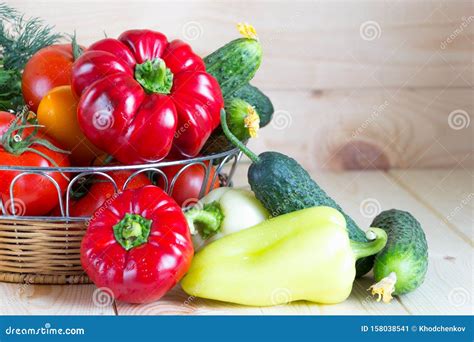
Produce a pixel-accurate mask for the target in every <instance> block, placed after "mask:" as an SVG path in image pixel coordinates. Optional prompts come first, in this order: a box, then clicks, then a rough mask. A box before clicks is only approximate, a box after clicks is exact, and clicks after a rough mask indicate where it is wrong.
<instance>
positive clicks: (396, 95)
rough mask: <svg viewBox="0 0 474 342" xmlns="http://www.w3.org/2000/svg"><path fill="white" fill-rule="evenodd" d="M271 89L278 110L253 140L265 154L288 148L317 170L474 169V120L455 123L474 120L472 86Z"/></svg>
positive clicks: (299, 158) (252, 145)
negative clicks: (459, 166) (317, 89)
mask: <svg viewBox="0 0 474 342" xmlns="http://www.w3.org/2000/svg"><path fill="white" fill-rule="evenodd" d="M268 93H269V95H270V96H271V98H272V99H273V102H274V105H275V110H276V112H275V115H274V119H273V121H272V122H271V123H270V125H268V126H267V127H265V128H264V129H262V130H261V131H260V135H259V138H257V139H253V140H252V141H251V142H250V147H252V148H253V149H255V150H256V151H257V152H262V151H265V150H276V151H280V152H283V153H286V154H288V155H290V156H292V157H294V158H295V159H297V160H298V161H299V162H301V163H302V164H304V165H305V166H306V167H309V168H310V169H318V168H320V169H332V170H346V169H362V170H364V169H385V170H386V169H390V168H436V167H446V168H451V167H457V166H458V165H461V166H463V167H465V168H470V167H472V166H474V154H473V148H472V147H473V140H472V139H473V136H474V124H469V125H467V124H464V126H463V125H458V126H456V125H455V124H453V122H454V118H455V117H458V119H461V120H462V119H463V118H464V119H466V120H471V117H470V116H469V115H470V114H469V113H474V102H473V96H474V92H473V91H472V90H471V89H446V90H439V89H403V90H400V91H398V90H391V89H386V90H384V89H379V90H375V89H374V90H367V89H355V90H353V91H344V90H333V91H329V90H328V91H323V92H317V93H315V92H303V91H283V90H280V91H276V90H274V91H269V92H268ZM458 110H463V111H465V113H464V112H461V111H458ZM450 113H454V114H452V115H451V116H450ZM466 122H468V121H466ZM453 127H455V128H459V127H464V128H461V129H453Z"/></svg>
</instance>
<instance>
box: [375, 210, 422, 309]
mask: <svg viewBox="0 0 474 342" xmlns="http://www.w3.org/2000/svg"><path fill="white" fill-rule="evenodd" d="M372 227H377V228H381V229H383V230H385V232H386V233H387V235H388V240H387V244H386V246H385V247H384V249H383V250H382V251H381V252H380V253H378V254H377V256H376V257H375V263H374V277H375V280H376V281H377V282H380V283H379V284H375V285H373V286H372V291H373V292H375V293H378V294H380V295H383V292H385V295H387V291H388V292H389V294H390V295H391V293H392V292H391V290H393V294H394V295H401V294H405V293H408V292H411V291H413V290H415V289H416V288H417V287H419V286H420V285H421V284H422V283H423V281H424V279H425V275H426V271H427V269H428V244H427V243H426V237H425V233H424V232H423V229H422V228H421V225H420V223H419V222H418V221H417V220H416V219H415V218H414V217H413V216H412V215H411V214H410V213H408V212H406V211H402V210H397V209H391V210H386V211H383V212H381V213H380V214H379V215H377V217H375V219H374V221H373V222H372ZM384 280H385V281H384ZM393 282H394V283H393ZM391 283H392V284H391ZM387 284H388V285H392V286H393V288H392V289H388V290H387V287H386V285H387ZM377 285H379V286H377ZM382 286H385V287H383V288H382ZM389 299H391V298H389ZM389 299H388V300H389Z"/></svg>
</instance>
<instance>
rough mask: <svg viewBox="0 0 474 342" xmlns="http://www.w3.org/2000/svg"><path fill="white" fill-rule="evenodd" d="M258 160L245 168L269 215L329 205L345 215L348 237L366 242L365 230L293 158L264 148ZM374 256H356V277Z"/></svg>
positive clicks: (254, 190) (368, 266) (368, 269)
mask: <svg viewBox="0 0 474 342" xmlns="http://www.w3.org/2000/svg"><path fill="white" fill-rule="evenodd" d="M259 158H260V161H259V162H258V163H253V164H252V165H251V166H250V168H249V170H248V180H249V184H250V187H251V189H252V191H253V192H254V193H255V196H256V197H257V199H258V200H259V201H260V202H262V204H263V206H264V207H265V208H266V209H267V210H268V211H269V212H270V214H271V215H272V216H279V215H283V214H286V213H290V212H293V211H297V210H301V209H305V208H310V207H314V206H321V205H324V206H328V207H332V208H334V209H337V210H338V211H339V212H341V214H343V215H344V217H345V219H346V223H347V231H348V234H349V238H350V239H352V240H354V241H361V242H366V241H367V238H366V236H365V232H364V231H363V230H361V229H360V228H359V227H358V226H357V224H356V223H355V222H354V220H352V218H350V217H349V216H348V215H347V214H346V213H344V211H343V210H342V208H341V207H340V206H339V205H338V204H337V203H336V202H335V201H334V200H333V199H332V198H331V197H329V196H328V195H327V194H326V192H325V191H324V190H323V189H321V188H320V187H319V185H318V184H316V182H315V181H314V180H313V179H311V176H310V175H309V174H308V172H307V171H306V170H305V169H304V168H302V167H301V165H299V164H298V162H297V161H296V160H294V159H293V158H290V157H288V156H286V155H284V154H281V153H278V152H263V153H262V154H260V155H259ZM373 262H374V258H373V256H370V257H367V258H363V259H359V260H357V263H356V270H357V274H356V276H357V277H361V276H363V275H364V274H366V273H367V272H369V271H370V270H371V269H372V265H373Z"/></svg>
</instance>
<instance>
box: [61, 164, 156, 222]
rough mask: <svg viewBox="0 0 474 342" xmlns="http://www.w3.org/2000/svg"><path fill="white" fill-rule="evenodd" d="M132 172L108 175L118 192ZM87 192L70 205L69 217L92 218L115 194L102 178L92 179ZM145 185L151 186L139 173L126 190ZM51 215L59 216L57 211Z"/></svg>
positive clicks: (115, 172)
mask: <svg viewBox="0 0 474 342" xmlns="http://www.w3.org/2000/svg"><path fill="white" fill-rule="evenodd" d="M133 172H134V171H128V170H124V171H114V172H108V174H109V175H110V176H111V177H112V178H113V179H114V181H115V183H116V184H117V187H118V189H119V190H122V188H123V186H124V184H125V182H126V180H127V179H128V177H130V175H131V174H132V173H133ZM92 181H93V183H92V185H91V187H90V188H89V191H88V192H87V194H86V195H85V196H84V197H81V198H80V199H79V200H77V201H73V202H72V203H71V204H70V210H69V216H72V217H82V216H92V214H93V213H94V212H95V211H96V210H97V209H98V208H99V207H100V206H101V205H102V204H103V203H105V202H106V201H107V200H109V199H111V198H112V197H113V196H114V194H115V189H114V187H113V185H112V183H111V182H110V181H109V180H107V179H105V178H104V177H100V176H97V177H94V178H93V180H92ZM145 185H151V182H150V180H149V179H148V177H147V176H146V175H145V174H143V173H140V174H138V175H136V176H135V177H134V178H133V179H132V180H131V181H130V182H129V183H128V185H127V189H138V188H141V187H142V186H145ZM53 215H59V210H55V212H54V213H53Z"/></svg>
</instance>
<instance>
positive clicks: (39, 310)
mask: <svg viewBox="0 0 474 342" xmlns="http://www.w3.org/2000/svg"><path fill="white" fill-rule="evenodd" d="M246 168H247V165H245V164H244V165H241V166H240V167H239V169H238V172H237V173H236V177H235V185H236V186H245V184H246V181H245V179H246V176H245V175H246ZM312 175H313V177H314V179H315V180H317V181H318V182H319V183H320V185H321V186H322V187H323V188H325V189H326V190H327V192H328V193H330V194H331V195H332V196H333V197H334V198H335V199H336V200H337V201H338V202H339V203H340V204H341V205H342V207H344V208H345V210H346V211H347V213H348V214H349V215H351V216H352V217H353V218H354V219H355V220H356V221H357V222H358V223H359V224H360V225H361V226H363V227H367V226H368V225H369V224H370V222H371V220H372V218H373V216H374V215H375V214H376V213H377V212H378V211H379V210H380V209H382V210H385V209H390V208H398V209H404V210H409V211H410V212H412V213H413V214H414V215H415V216H416V217H417V219H418V220H419V221H420V222H421V224H422V226H423V228H424V230H425V232H426V235H427V239H428V245H429V254H430V263H429V269H428V273H427V276H426V280H425V282H424V284H423V285H422V286H421V287H420V288H419V289H417V290H416V291H415V292H413V293H411V294H407V295H404V296H402V297H399V298H396V299H395V300H393V301H392V303H390V304H383V303H379V302H376V301H375V300H374V299H373V298H372V297H371V296H370V295H369V293H368V292H367V288H368V287H369V286H370V284H371V282H372V279H371V276H370V275H369V276H366V277H364V278H362V279H360V280H357V281H356V282H355V283H354V287H353V291H352V294H351V296H350V297H349V299H347V300H346V301H345V302H343V303H340V304H337V305H317V304H313V303H309V302H297V303H292V304H289V305H281V306H276V307H265V308H260V307H244V306H239V305H232V304H226V303H221V302H216V301H211V300H203V299H198V298H193V297H188V296H187V295H186V294H185V293H184V292H183V291H182V290H181V289H180V288H179V286H178V287H176V288H175V289H173V290H172V291H171V292H170V293H169V294H168V295H166V296H165V297H164V298H163V299H162V300H160V301H158V302H155V303H151V304H147V305H129V304H124V303H120V302H115V301H114V300H113V299H112V298H111V297H109V296H108V295H107V294H106V293H103V292H100V291H97V290H96V288H95V286H94V285H62V286H49V285H41V286H39V285H25V284H24V285H21V284H7V283H0V314H3V315H34V314H36V315H161V314H171V315H175V314H178V315H181V314H197V315H234V314H236V315H237V314H238V315H247V314H250V315H275V314H276V315H279V314H284V315H300V314H301V315H350V314H353V315H359V314H360V315H366V314H367V315H380V314H392V315H404V314H421V315H430V314H432V315H437V314H446V315H458V314H473V268H472V266H473V265H472V264H473V239H472V238H473V197H474V194H473V176H474V171H473V170H466V169H464V168H463V167H462V166H459V167H458V168H457V169H454V170H428V169H426V170H416V171H414V170H411V171H407V170H398V171H389V172H381V171H360V172H344V173H328V172H320V171H318V172H312Z"/></svg>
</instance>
